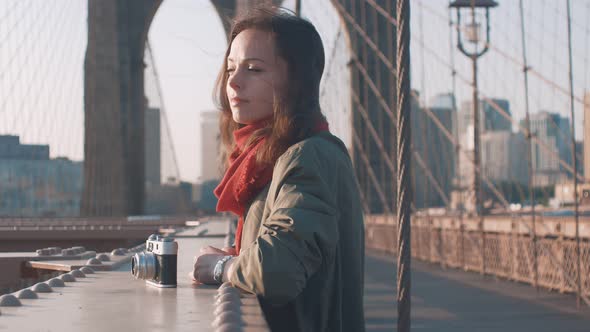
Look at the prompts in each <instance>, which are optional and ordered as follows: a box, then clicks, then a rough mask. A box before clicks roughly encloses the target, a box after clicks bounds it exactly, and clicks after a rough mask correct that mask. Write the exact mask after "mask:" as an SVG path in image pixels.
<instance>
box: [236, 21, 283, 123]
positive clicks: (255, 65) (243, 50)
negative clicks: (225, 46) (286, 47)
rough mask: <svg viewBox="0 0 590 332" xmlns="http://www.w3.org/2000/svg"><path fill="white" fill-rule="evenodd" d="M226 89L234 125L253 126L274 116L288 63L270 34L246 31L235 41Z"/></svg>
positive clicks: (252, 30) (251, 30) (253, 30)
mask: <svg viewBox="0 0 590 332" xmlns="http://www.w3.org/2000/svg"><path fill="white" fill-rule="evenodd" d="M226 66H227V67H226V70H227V72H228V79H227V84H226V86H225V89H226V92H227V98H228V99H229V104H230V108H231V111H232V116H233V119H234V121H235V122H237V123H241V124H252V123H255V122H257V121H259V120H262V119H264V118H267V117H269V116H271V115H272V114H273V101H274V98H280V91H283V88H284V86H285V83H286V76H287V63H286V61H285V60H283V59H282V58H280V57H279V56H278V55H277V54H276V51H275V44H274V38H273V37H272V35H271V33H269V32H265V31H261V30H255V29H246V30H244V31H242V32H240V33H239V34H238V35H237V36H236V37H235V38H234V40H233V42H232V45H231V48H230V52H229V55H228V57H227V63H226Z"/></svg>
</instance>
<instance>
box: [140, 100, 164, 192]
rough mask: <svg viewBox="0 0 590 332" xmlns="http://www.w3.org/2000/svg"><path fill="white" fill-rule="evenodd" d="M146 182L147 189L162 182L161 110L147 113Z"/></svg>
mask: <svg viewBox="0 0 590 332" xmlns="http://www.w3.org/2000/svg"><path fill="white" fill-rule="evenodd" d="M144 140H145V182H146V188H150V187H151V186H159V185H160V183H161V182H162V180H161V176H162V174H161V163H162V160H161V158H162V157H161V155H162V154H161V129H160V109H159V108H151V107H150V108H148V109H147V110H146V111H145V135H144Z"/></svg>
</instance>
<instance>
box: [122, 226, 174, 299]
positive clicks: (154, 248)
mask: <svg viewBox="0 0 590 332" xmlns="http://www.w3.org/2000/svg"><path fill="white" fill-rule="evenodd" d="M177 257H178V243H177V242H176V241H174V239H172V238H167V237H162V236H160V235H157V234H152V235H150V237H149V238H148V239H147V241H146V242H145V251H142V252H140V253H136V254H135V255H133V259H132V260H131V273H132V274H133V276H134V277H135V278H136V279H144V280H145V281H146V283H148V284H150V285H153V286H156V287H162V288H170V287H176V264H177Z"/></svg>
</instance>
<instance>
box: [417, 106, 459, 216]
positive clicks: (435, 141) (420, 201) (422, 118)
mask: <svg viewBox="0 0 590 332" xmlns="http://www.w3.org/2000/svg"><path fill="white" fill-rule="evenodd" d="M428 110H429V111H430V113H432V115H433V116H434V117H436V119H437V120H438V121H439V122H440V123H441V124H442V126H443V128H444V129H445V130H446V131H448V132H449V133H451V134H452V133H453V131H454V128H453V123H454V119H455V114H454V112H453V110H452V109H450V108H438V107H430V108H429V109H428ZM412 145H413V148H412V150H413V153H412V184H413V189H414V192H413V193H414V205H415V206H416V207H417V208H428V207H435V206H445V201H444V200H443V198H442V195H441V194H440V192H439V190H438V189H437V188H436V187H437V186H438V187H439V189H440V190H441V191H442V192H443V193H444V196H445V197H446V199H449V200H450V196H451V191H452V186H453V179H454V177H455V158H456V155H455V148H454V145H453V143H452V142H451V141H450V140H449V139H448V138H447V137H446V135H445V134H444V133H443V130H442V129H440V128H439V127H438V126H437V125H436V123H435V122H434V120H433V119H432V118H431V117H429V116H428V114H427V113H426V112H425V111H424V110H421V109H420V108H419V106H418V105H417V104H416V103H415V104H414V105H413V109H412ZM418 158H420V160H418ZM420 161H421V162H420ZM432 179H434V181H432Z"/></svg>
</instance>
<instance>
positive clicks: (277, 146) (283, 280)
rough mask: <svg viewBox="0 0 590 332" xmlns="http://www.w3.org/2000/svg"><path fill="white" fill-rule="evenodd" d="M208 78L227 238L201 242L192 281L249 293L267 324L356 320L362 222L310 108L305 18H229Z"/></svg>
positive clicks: (314, 37)
mask: <svg viewBox="0 0 590 332" xmlns="http://www.w3.org/2000/svg"><path fill="white" fill-rule="evenodd" d="M224 66H225V67H224V68H223V70H222V72H221V73H220V76H219V79H218V82H217V97H218V101H219V103H220V108H221V111H222V112H221V137H222V143H223V146H224V148H225V151H226V154H227V156H228V158H227V165H226V172H225V175H224V178H223V180H222V181H221V183H220V185H219V186H218V187H217V188H216V189H215V194H216V195H217V197H218V198H219V202H218V205H217V210H218V211H231V212H233V213H235V214H236V215H237V216H238V217H239V218H240V219H239V222H238V228H237V231H236V241H235V247H234V248H225V250H221V249H217V248H213V247H206V248H203V249H201V254H200V256H198V257H197V258H196V261H195V266H194V270H193V277H194V279H195V280H196V281H197V282H202V283H209V284H215V283H221V282H230V283H232V284H233V285H234V286H235V287H237V288H240V289H242V290H244V291H246V292H250V293H253V294H256V295H257V296H258V298H259V300H260V304H261V307H262V310H263V312H264V314H265V317H266V319H267V321H268V323H269V326H270V327H271V329H272V330H273V331H355V332H356V331H364V313H363V302H362V301H363V272H364V271H363V270H364V226H363V216H362V211H361V207H360V200H359V194H358V188H357V186H356V182H355V179H354V172H353V167H352V164H351V161H350V158H349V156H348V152H347V150H346V147H345V146H344V144H343V143H342V142H341V141H340V140H339V139H338V138H336V137H335V136H333V135H331V134H330V133H329V130H328V125H327V123H326V121H325V118H324V117H323V115H322V113H321V110H320V103H319V87H320V79H321V76H322V72H323V69H324V50H323V46H322V41H321V39H320V36H319V34H318V33H317V31H316V29H315V28H314V27H313V25H312V24H311V23H309V22H307V21H305V20H303V19H300V18H298V17H296V16H294V15H291V14H288V13H284V12H279V11H271V10H266V11H262V10H257V11H255V12H254V13H252V14H250V15H249V16H247V17H245V18H243V19H241V20H239V21H237V22H236V23H235V25H234V27H233V29H232V32H231V39H230V44H229V47H228V50H227V52H226V54H225V61H224Z"/></svg>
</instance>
